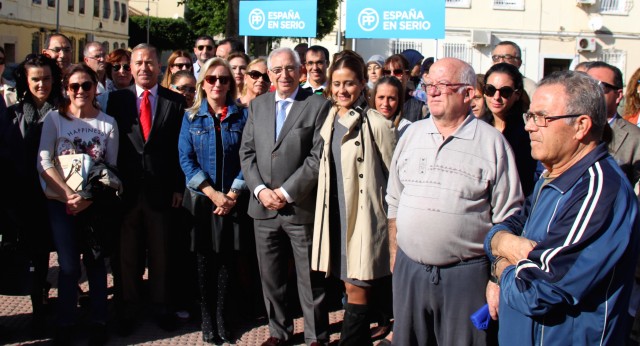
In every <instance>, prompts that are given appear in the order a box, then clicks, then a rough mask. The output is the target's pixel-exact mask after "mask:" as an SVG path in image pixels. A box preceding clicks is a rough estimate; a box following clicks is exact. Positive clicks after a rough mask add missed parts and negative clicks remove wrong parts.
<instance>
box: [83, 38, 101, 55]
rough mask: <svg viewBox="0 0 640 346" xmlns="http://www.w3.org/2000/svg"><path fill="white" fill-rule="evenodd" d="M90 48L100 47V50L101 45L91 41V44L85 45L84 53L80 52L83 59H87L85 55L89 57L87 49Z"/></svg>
mask: <svg viewBox="0 0 640 346" xmlns="http://www.w3.org/2000/svg"><path fill="white" fill-rule="evenodd" d="M91 47H100V48H102V43H100V42H96V41H93V42H89V43H87V44H86V45H85V46H84V51H83V52H82V55H83V56H84V57H85V58H86V57H87V55H89V48H91Z"/></svg>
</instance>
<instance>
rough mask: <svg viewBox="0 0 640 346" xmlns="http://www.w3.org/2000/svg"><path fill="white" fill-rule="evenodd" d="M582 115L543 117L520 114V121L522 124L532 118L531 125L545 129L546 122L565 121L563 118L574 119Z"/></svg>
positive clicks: (528, 113)
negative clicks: (522, 121) (521, 120)
mask: <svg viewBox="0 0 640 346" xmlns="http://www.w3.org/2000/svg"><path fill="white" fill-rule="evenodd" d="M581 115H582V114H566V115H553V116H547V117H545V116H543V115H539V114H535V113H531V112H526V113H522V119H523V120H524V123H525V124H526V123H528V122H529V119H531V118H533V123H534V124H536V126H537V127H547V126H549V125H547V121H551V120H556V119H565V118H576V117H579V116H581Z"/></svg>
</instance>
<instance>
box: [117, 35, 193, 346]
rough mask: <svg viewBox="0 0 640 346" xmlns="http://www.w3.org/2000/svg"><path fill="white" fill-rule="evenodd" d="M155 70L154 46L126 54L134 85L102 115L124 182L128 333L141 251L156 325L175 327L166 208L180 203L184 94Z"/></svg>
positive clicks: (122, 253)
mask: <svg viewBox="0 0 640 346" xmlns="http://www.w3.org/2000/svg"><path fill="white" fill-rule="evenodd" d="M159 72H160V64H159V58H158V55H157V52H156V49H155V48H154V47H153V46H150V45H147V44H140V45H138V46H136V47H135V48H134V49H133V51H132V53H131V73H132V74H133V78H134V80H135V84H134V85H132V86H131V87H129V88H127V89H123V90H118V91H115V92H113V93H111V94H110V96H109V102H108V105H107V114H111V115H112V116H113V117H114V118H115V119H116V121H117V123H118V129H119V131H120V134H121V135H120V150H119V153H118V169H119V172H120V177H121V179H122V183H123V185H124V195H123V204H124V219H123V224H122V228H121V232H120V242H119V245H120V249H119V256H118V258H119V260H120V269H121V283H122V287H121V288H122V302H123V303H124V304H123V306H124V307H126V308H125V309H124V310H120V311H119V313H120V314H121V315H120V316H119V317H120V319H121V321H120V322H121V330H120V331H121V333H122V334H124V335H126V334H130V333H131V332H132V331H133V321H134V320H135V317H136V316H135V313H136V312H137V309H138V308H139V305H140V302H141V297H142V295H141V292H140V288H141V287H140V286H141V283H142V270H141V269H142V268H144V258H145V250H147V255H148V266H149V287H150V301H151V302H152V303H153V304H154V306H155V308H156V309H157V311H156V313H157V314H158V317H159V320H158V322H159V325H160V327H162V328H163V329H167V330H171V329H175V323H174V315H173V314H172V313H170V311H169V309H168V303H169V299H168V294H167V283H168V280H167V272H168V269H167V268H168V262H169V259H168V258H167V257H168V253H169V241H168V239H169V238H168V236H169V226H168V225H169V224H170V220H168V219H169V216H170V215H172V213H169V212H168V211H169V210H171V209H170V208H178V207H180V205H181V203H182V192H183V191H184V176H183V175H182V171H181V170H180V165H179V163H178V135H179V133H180V126H181V122H182V116H183V114H184V106H183V105H184V98H183V97H182V95H180V94H178V93H174V92H172V91H171V90H169V89H166V88H163V87H162V86H160V85H158V74H159Z"/></svg>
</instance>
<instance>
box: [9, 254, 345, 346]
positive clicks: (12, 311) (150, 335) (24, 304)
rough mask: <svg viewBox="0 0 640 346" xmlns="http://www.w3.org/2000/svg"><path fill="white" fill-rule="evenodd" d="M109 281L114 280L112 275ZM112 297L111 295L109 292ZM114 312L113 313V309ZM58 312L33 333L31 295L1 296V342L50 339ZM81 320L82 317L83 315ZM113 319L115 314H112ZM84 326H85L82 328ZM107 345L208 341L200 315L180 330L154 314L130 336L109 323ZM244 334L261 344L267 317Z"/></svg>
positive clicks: (336, 323)
mask: <svg viewBox="0 0 640 346" xmlns="http://www.w3.org/2000/svg"><path fill="white" fill-rule="evenodd" d="M57 267H58V264H57V261H56V257H55V254H52V256H51V261H50V270H49V282H51V283H53V286H54V287H53V288H52V289H51V291H50V297H51V302H50V304H49V305H50V306H49V309H50V310H53V305H54V304H55V298H56V296H57V288H56V284H55V283H56V276H57ZM109 284H110V285H111V284H112V280H111V277H109ZM81 286H82V287H83V289H84V290H85V291H86V290H87V289H88V287H87V283H86V282H82V284H81ZM110 298H111V296H110ZM111 314H112V315H113V313H111ZM342 316H343V311H335V312H332V313H331V314H330V321H329V322H330V323H331V333H332V334H331V341H332V344H337V342H336V341H337V340H338V339H339V337H340V334H339V332H340V328H341V322H342ZM54 318H55V314H54V313H53V311H50V312H49V313H48V321H47V331H46V332H45V334H44V335H42V336H37V335H34V332H33V330H31V327H30V322H31V301H30V299H29V298H28V297H13V296H0V327H2V331H1V332H0V345H4V344H8V345H47V344H50V343H51V336H52V335H53V331H54V328H53V326H54V325H55V321H54ZM81 320H82V318H81ZM111 320H113V318H111ZM83 327H84V328H83ZM108 327H109V336H110V339H109V342H108V345H208V344H205V343H203V342H202V333H201V332H200V327H199V325H198V321H197V318H194V319H192V320H188V321H184V323H183V324H182V325H181V327H180V328H178V330H177V331H175V332H172V333H169V332H165V331H163V330H162V329H160V328H158V327H157V326H156V324H155V323H153V322H152V319H151V318H143V320H141V321H140V326H139V328H138V329H136V332H135V333H134V334H133V335H132V336H130V337H127V338H121V337H119V336H117V334H116V333H115V326H113V325H109V326H108ZM238 335H241V336H240V337H239V339H238V340H237V343H236V344H237V345H260V343H261V342H263V341H264V340H266V338H267V337H268V336H269V331H268V328H267V326H266V325H265V321H264V320H256V321H252V322H249V323H247V324H246V325H244V326H241V328H240V330H239V331H238ZM88 337H89V335H88V332H87V331H86V326H83V325H80V326H79V327H78V331H77V338H76V340H75V341H76V342H75V345H85V344H86V343H87V340H88ZM292 344H294V345H296V344H304V337H303V321H302V318H298V319H296V320H295V330H294V338H293V340H292Z"/></svg>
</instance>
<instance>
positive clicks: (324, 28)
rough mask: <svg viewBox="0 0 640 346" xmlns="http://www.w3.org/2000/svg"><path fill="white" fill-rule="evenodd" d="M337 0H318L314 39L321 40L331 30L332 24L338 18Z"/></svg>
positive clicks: (338, 4)
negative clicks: (316, 27) (316, 25)
mask: <svg viewBox="0 0 640 346" xmlns="http://www.w3.org/2000/svg"><path fill="white" fill-rule="evenodd" d="M338 6H340V1H338V0H318V19H317V20H318V29H317V33H316V39H318V40H321V39H322V38H323V37H325V36H327V34H329V33H331V31H333V26H334V25H335V23H336V20H337V19H338Z"/></svg>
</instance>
